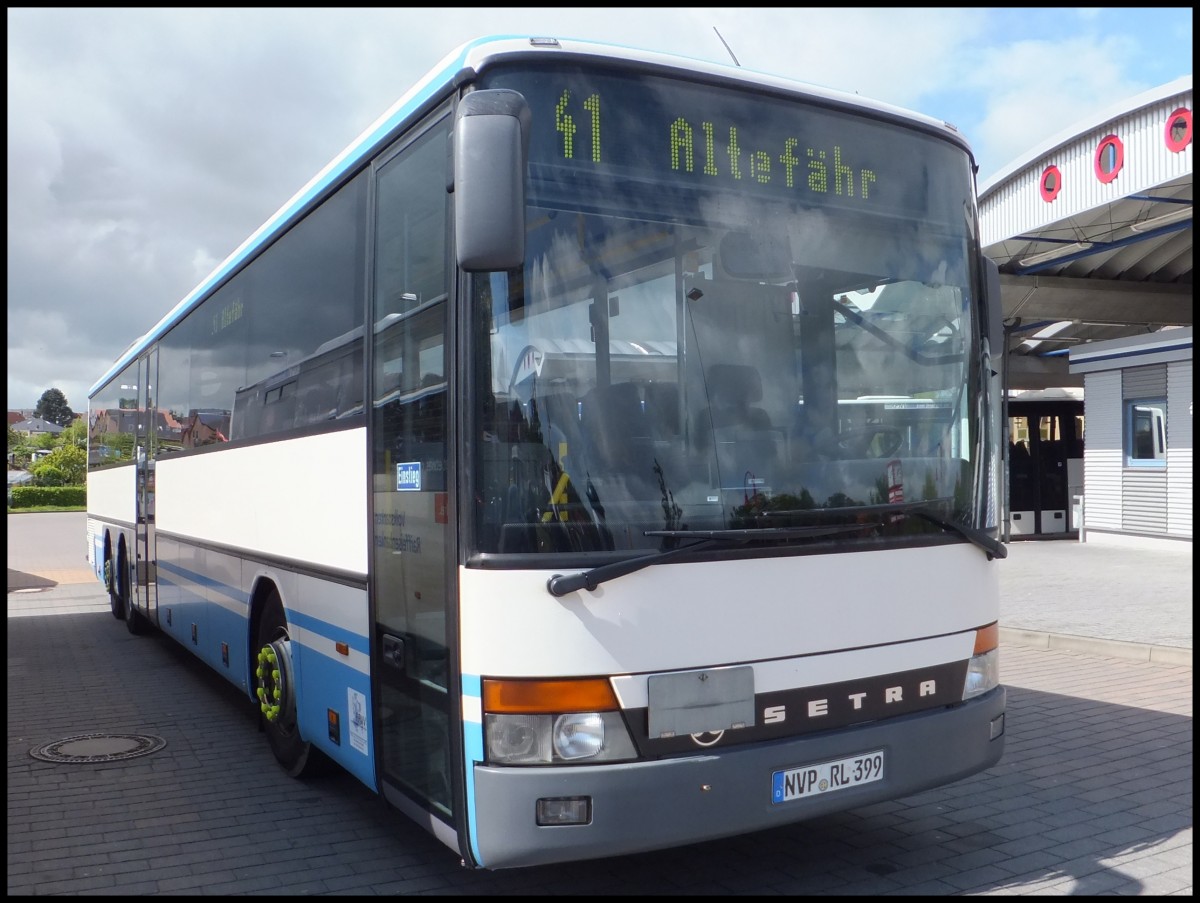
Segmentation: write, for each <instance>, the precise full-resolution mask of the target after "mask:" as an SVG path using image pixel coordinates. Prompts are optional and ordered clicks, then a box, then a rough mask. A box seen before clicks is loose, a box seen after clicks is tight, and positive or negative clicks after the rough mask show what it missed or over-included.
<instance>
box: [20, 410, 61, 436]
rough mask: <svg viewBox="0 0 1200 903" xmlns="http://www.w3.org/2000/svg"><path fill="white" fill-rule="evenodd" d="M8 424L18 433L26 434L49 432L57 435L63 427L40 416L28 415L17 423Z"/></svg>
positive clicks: (33, 434)
mask: <svg viewBox="0 0 1200 903" xmlns="http://www.w3.org/2000/svg"><path fill="white" fill-rule="evenodd" d="M10 416H11V412H10ZM9 425H10V426H11V427H12V428H13V429H14V430H16V431H17V432H18V433H24V434H25V435H26V436H41V435H44V434H46V433H49V434H50V435H51V436H57V435H58V434H59V433H61V432H62V431H63V428H62V427H61V426H59V425H58V424H57V423H51V422H50V421H49V420H43V419H42V418H41V417H30V418H29V419H27V420H20V421H18V422H17V423H11V424H9Z"/></svg>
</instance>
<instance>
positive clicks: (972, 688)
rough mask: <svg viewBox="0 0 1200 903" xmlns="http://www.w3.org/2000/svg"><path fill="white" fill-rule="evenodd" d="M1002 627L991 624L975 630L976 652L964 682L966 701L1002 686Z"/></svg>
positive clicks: (968, 664) (964, 697)
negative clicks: (1000, 647)
mask: <svg viewBox="0 0 1200 903" xmlns="http://www.w3.org/2000/svg"><path fill="white" fill-rule="evenodd" d="M999 646H1000V627H999V625H998V624H989V625H988V626H987V627H981V628H979V629H978V630H977V631H975V654H974V655H972V656H971V660H970V661H969V662H967V679H966V681H965V682H964V683H963V696H962V698H963V700H964V701H966V700H968V699H971V698H973V697H975V696H979V695H980V694H982V693H986V692H987V691H988V690H992V689H995V688H996V687H998V686H1000V649H999Z"/></svg>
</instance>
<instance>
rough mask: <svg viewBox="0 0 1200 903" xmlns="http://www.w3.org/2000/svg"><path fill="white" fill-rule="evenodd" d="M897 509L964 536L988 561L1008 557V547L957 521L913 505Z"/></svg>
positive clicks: (900, 506)
mask: <svg viewBox="0 0 1200 903" xmlns="http://www.w3.org/2000/svg"><path fill="white" fill-rule="evenodd" d="M898 508H899V509H900V511H902V512H903V513H904V514H912V515H915V516H916V517H919V518H921V519H922V520H927V521H929V522H930V523H931V524H937V525H938V526H939V527H941V528H942V529H944V530H949V531H951V532H952V533H957V534H958V535H959V536H965V537H966V538H967V539H969V540H970V541H971V542H973V543H975V545H977V546H979V548H981V549H983V550H984V551H985V552H987V556H988V558H989V559H991V558H1007V557H1008V546H1006V545H1005V544H1004V543H1002V542H1000V541H999V540H998V539H994V538H992V537H991V536H988V535H987V534H986V533H984V532H983V531H982V530H976V529H975V528H974V527H968V526H967V525H966V524H960V523H958V522H957V521H952V520H950V518H948V517H943V516H942V515H940V514H936V513H935V512H933V511H930V510H929V509H928V508H926V507H923V506H920V505H913V506H911V507H907V506H904V505H899V506H898Z"/></svg>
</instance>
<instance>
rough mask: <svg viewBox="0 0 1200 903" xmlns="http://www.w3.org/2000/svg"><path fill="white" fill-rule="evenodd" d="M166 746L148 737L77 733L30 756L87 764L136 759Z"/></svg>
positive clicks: (162, 741) (49, 744) (45, 760)
mask: <svg viewBox="0 0 1200 903" xmlns="http://www.w3.org/2000/svg"><path fill="white" fill-rule="evenodd" d="M166 745H167V741H166V740H164V739H163V738H162V737H153V736H150V735H147V734H80V735H79V736H77V737H67V738H66V739H65V740H55V741H54V742H53V743H46V744H43V745H42V746H38V747H36V748H34V749H31V750H30V751H29V754H30V755H31V756H33V757H34V758H35V759H41V760H42V761H43V762H69V763H73V764H87V763H93V762H117V761H120V760H121V759H136V758H137V757H138V756H148V755H150V753H155V752H158V751H159V750H160V749H162V748H163V747H164V746H166Z"/></svg>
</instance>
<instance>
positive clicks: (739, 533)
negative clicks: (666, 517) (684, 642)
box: [546, 522, 883, 596]
mask: <svg viewBox="0 0 1200 903" xmlns="http://www.w3.org/2000/svg"><path fill="white" fill-rule="evenodd" d="M881 526H883V524H882V522H873V523H865V524H839V525H837V526H815V527H761V528H758V529H750V530H647V531H645V533H643V534H642V535H643V536H662V537H664V538H666V539H695V540H697V542H693V543H691V544H689V545H686V546H679V547H677V548H674V549H667V550H666V551H664V552H654V553H653V554H651V555H642V556H640V557H638V558H627V559H625V560H624V561H614V562H612V563H610V564H602V565H599V566H598V567H594V568H591V569H589V570H586V571H580V572H579V573H578V574H555V575H554V576H553V577H551V578H550V579H549V580H547V581H546V589H547V590H548V591H549V592H550V595H552V596H565V595H567V593H573V592H575V591H576V590H581V589H586V590H595V589H596V588H597V587H598V586H599V585H600V584H601V583H604V582H606V581H608V580H614V579H616V578H617V577H624V576H625V575H626V574H632V573H633V572H634V571H640V570H641V569H642V568H645V567H649V566H650V565H652V564H662V563H663V562H665V561H670V560H671V559H673V558H678V557H679V556H681V555H683V554H685V553H687V552H694V551H696V550H698V549H706V548H709V547H710V546H719V545H724V546H730V545H732V546H738V545H745V544H746V543H748V542H763V541H767V540H773V539H808V538H812V537H820V536H833V535H835V534H838V533H851V532H856V531H859V530H867V529H871V528H873V527H881Z"/></svg>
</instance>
